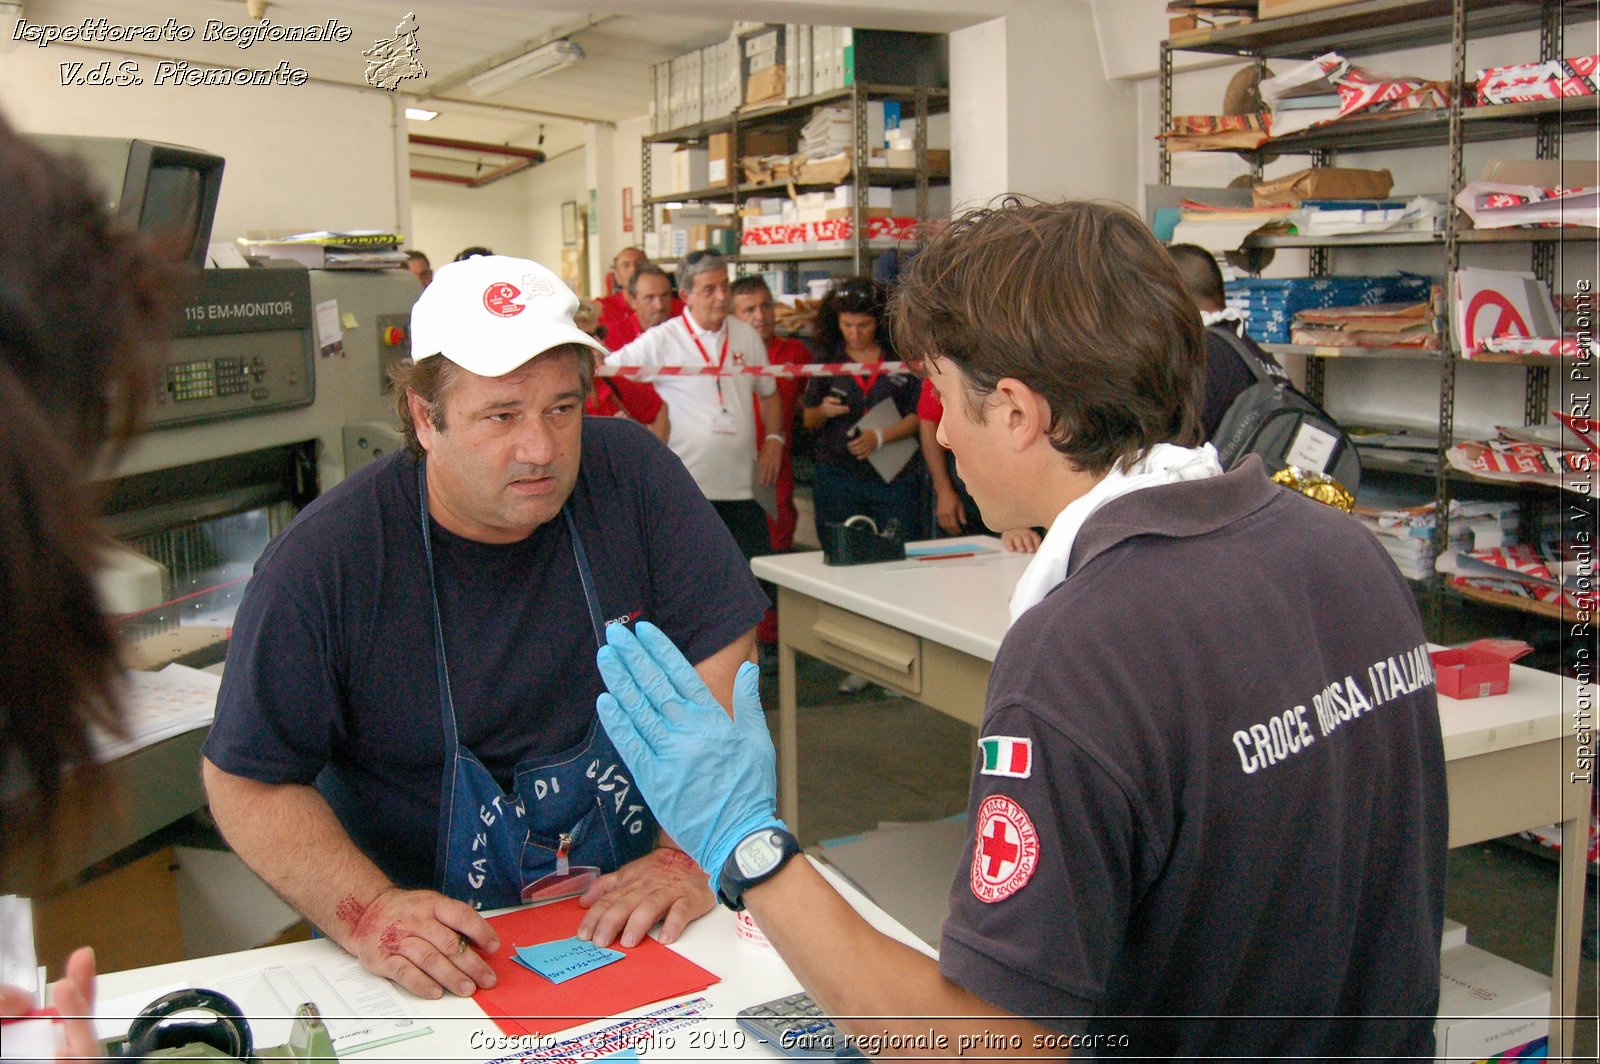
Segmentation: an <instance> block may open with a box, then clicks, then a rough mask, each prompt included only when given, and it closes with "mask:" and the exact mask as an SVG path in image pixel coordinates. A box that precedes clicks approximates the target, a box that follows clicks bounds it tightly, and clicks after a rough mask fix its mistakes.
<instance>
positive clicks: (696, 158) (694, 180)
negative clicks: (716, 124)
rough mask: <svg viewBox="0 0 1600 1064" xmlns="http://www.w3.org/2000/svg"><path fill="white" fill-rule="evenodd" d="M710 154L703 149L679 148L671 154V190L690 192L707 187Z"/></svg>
mask: <svg viewBox="0 0 1600 1064" xmlns="http://www.w3.org/2000/svg"><path fill="white" fill-rule="evenodd" d="M710 163H711V153H710V152H708V151H707V150H706V149H705V148H690V147H687V146H682V147H679V148H678V149H677V150H676V151H674V152H673V153H672V190H673V191H674V192H692V191H694V190H696V189H702V188H706V187H708V184H709V182H710V174H709V168H710Z"/></svg>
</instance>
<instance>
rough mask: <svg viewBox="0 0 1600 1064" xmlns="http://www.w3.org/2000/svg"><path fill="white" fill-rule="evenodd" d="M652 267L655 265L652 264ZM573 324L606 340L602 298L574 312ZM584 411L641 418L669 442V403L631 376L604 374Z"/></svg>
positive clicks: (599, 414) (595, 384)
mask: <svg viewBox="0 0 1600 1064" xmlns="http://www.w3.org/2000/svg"><path fill="white" fill-rule="evenodd" d="M651 268H652V269H653V268H654V267H651ZM572 324H574V325H576V326H577V327H578V328H580V329H582V330H583V331H584V332H586V333H588V334H589V335H590V336H592V337H594V338H595V339H596V340H599V341H601V342H602V343H603V342H604V341H605V338H606V327H605V326H604V325H601V324H600V306H599V301H598V300H588V299H586V300H584V301H582V302H581V303H579V304H578V309H577V310H576V311H575V312H574V313H573V315H572ZM583 412H584V413H585V414H589V415H591V416H593V417H621V418H629V419H631V420H633V421H637V422H638V423H639V424H641V425H643V426H644V427H645V428H647V429H649V430H650V431H651V432H653V433H655V434H656V436H657V437H658V438H659V439H660V440H661V442H662V443H665V442H667V437H668V436H669V435H671V433H672V425H671V423H670V422H669V421H668V420H667V404H666V401H665V400H663V399H662V398H661V394H660V393H659V392H657V391H656V389H655V386H654V385H650V384H646V383H645V382H644V381H636V380H633V379H632V378H630V377H601V376H596V377H595V379H594V390H593V391H591V392H590V393H589V398H588V399H586V400H584V404H583Z"/></svg>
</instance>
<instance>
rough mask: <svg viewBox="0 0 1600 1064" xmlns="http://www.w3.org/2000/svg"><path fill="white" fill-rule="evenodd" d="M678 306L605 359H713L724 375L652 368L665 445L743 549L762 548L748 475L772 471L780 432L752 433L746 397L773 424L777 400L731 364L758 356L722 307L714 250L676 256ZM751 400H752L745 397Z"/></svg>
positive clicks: (778, 415) (765, 382)
mask: <svg viewBox="0 0 1600 1064" xmlns="http://www.w3.org/2000/svg"><path fill="white" fill-rule="evenodd" d="M678 291H679V294H680V295H681V296H682V298H683V301H684V312H683V313H682V314H680V315H677V316H675V317H672V318H669V319H667V320H666V321H664V322H662V323H661V324H660V325H657V326H655V327H654V328H651V329H649V330H647V331H646V332H645V333H644V334H643V335H642V336H640V337H639V338H638V339H637V340H635V341H633V342H632V343H630V344H627V345H626V346H624V347H622V348H621V349H619V350H616V351H613V352H612V353H611V354H610V356H609V357H608V358H607V359H606V361H607V362H608V363H610V364H612V365H620V366H642V367H645V368H647V369H652V370H654V369H662V368H666V367H674V366H683V367H688V368H694V369H698V368H700V367H703V366H716V367H718V368H720V369H722V370H725V371H726V370H733V371H734V372H733V373H731V374H729V375H717V376H712V375H708V374H685V375H683V376H673V375H660V376H657V375H651V374H646V375H645V376H644V378H643V379H647V380H651V382H652V383H653V384H654V385H655V387H656V391H658V392H660V393H661V398H663V399H665V400H666V401H667V406H668V408H669V409H670V410H671V411H672V435H671V437H670V438H669V439H668V440H667V445H668V446H669V447H671V448H672V450H673V452H674V453H675V454H677V456H678V457H679V458H681V459H682V460H683V464H684V466H685V467H687V468H688V470H689V474H690V475H691V476H693V477H694V481H695V483H696V484H698V485H700V490H701V491H703V492H705V494H706V498H707V499H709V500H710V501H711V505H712V506H713V507H714V508H715V509H716V511H717V515H718V516H719V517H721V518H722V521H723V523H724V524H725V525H727V526H728V531H730V532H732V533H733V538H734V540H735V541H736V542H737V543H738V544H739V549H740V550H741V551H742V552H743V553H744V556H745V557H746V558H754V557H756V556H758V555H762V554H767V553H770V547H769V545H768V544H769V539H768V536H767V519H766V514H765V512H764V511H763V510H762V509H761V506H760V504H759V503H757V502H756V501H755V485H756V481H757V480H758V479H759V480H760V482H761V484H763V485H770V484H773V483H775V482H776V481H777V478H778V466H779V464H780V463H781V462H782V459H783V445H784V443H785V439H784V436H783V435H782V434H781V433H778V432H772V433H768V434H767V437H766V439H765V440H762V441H757V440H756V421H755V403H760V404H761V418H762V423H763V424H766V425H778V424H781V422H782V418H783V409H782V405H781V402H780V400H779V398H778V390H777V382H776V381H774V380H773V379H772V378H771V377H760V376H750V375H745V374H740V373H738V372H737V369H738V367H740V366H764V365H766V364H767V345H766V344H765V343H764V342H763V341H762V339H761V336H760V334H759V333H757V332H756V331H755V329H753V328H751V327H750V326H749V325H746V324H745V323H744V322H742V321H740V320H739V319H737V318H734V317H732V316H731V315H730V314H729V308H730V305H731V302H732V301H731V297H730V295H729V293H728V263H727V260H726V259H724V258H723V257H722V256H720V255H718V254H716V253H715V252H707V251H697V252H695V253H693V254H691V255H688V256H687V257H685V258H684V260H683V261H682V262H681V263H679V265H678ZM752 400H754V401H752Z"/></svg>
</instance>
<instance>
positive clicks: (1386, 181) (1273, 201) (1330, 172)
mask: <svg viewBox="0 0 1600 1064" xmlns="http://www.w3.org/2000/svg"><path fill="white" fill-rule="evenodd" d="M1393 188H1394V178H1393V177H1392V176H1390V174H1389V171H1387V170H1354V169H1350V168H1349V167H1343V166H1325V167H1317V168H1314V169H1308V170H1297V171H1295V172H1294V173H1292V174H1286V175H1284V176H1283V177H1278V178H1274V179H1273V180H1271V181H1259V182H1257V183H1256V184H1255V185H1253V186H1251V189H1250V193H1251V199H1252V202H1253V203H1254V204H1255V206H1257V207H1268V206H1275V205H1277V204H1280V203H1299V202H1300V201H1301V200H1308V199H1383V198H1384V197H1385V196H1387V195H1388V194H1389V192H1390V191H1391V190H1392V189H1393Z"/></svg>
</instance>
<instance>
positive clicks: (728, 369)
mask: <svg viewBox="0 0 1600 1064" xmlns="http://www.w3.org/2000/svg"><path fill="white" fill-rule="evenodd" d="M910 372H913V370H912V367H911V364H910V363H908V362H804V363H794V362H777V363H773V364H772V365H767V366H722V367H720V368H719V367H718V366H717V365H716V364H715V363H710V364H707V365H703V366H649V367H646V366H611V365H604V364H602V365H600V366H597V367H595V371H594V374H595V376H596V377H843V376H857V377H870V376H872V375H874V374H877V373H910Z"/></svg>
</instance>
